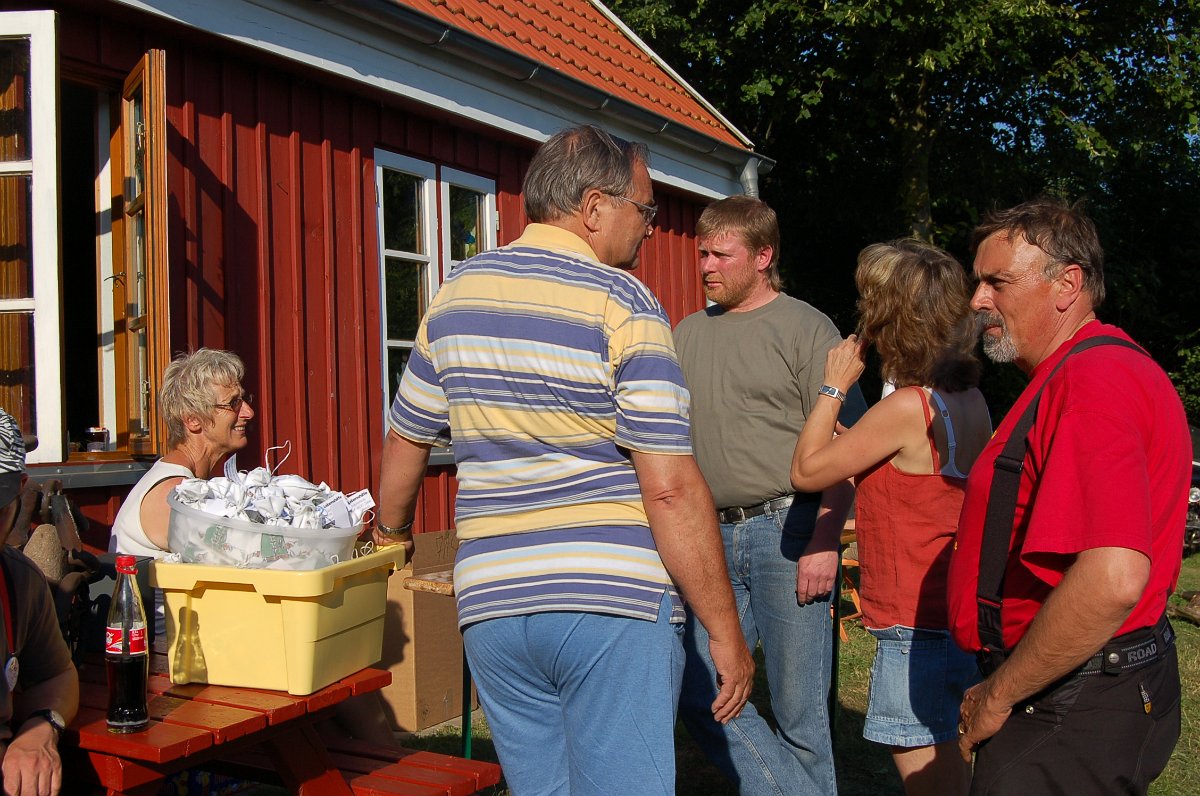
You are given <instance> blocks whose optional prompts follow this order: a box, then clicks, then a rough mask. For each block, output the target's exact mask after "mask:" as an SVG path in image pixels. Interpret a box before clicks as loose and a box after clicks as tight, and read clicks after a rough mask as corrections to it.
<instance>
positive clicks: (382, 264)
mask: <svg viewBox="0 0 1200 796" xmlns="http://www.w3.org/2000/svg"><path fill="white" fill-rule="evenodd" d="M375 190H376V201H377V204H378V230H379V268H380V272H379V274H380V285H381V288H382V290H381V294H382V295H381V300H382V304H383V306H382V313H381V324H382V327H383V329H382V330H383V356H384V363H383V365H384V373H383V376H384V379H383V389H384V406H385V407H388V406H391V400H392V396H393V395H394V394H395V392H396V388H397V387H398V386H399V384H400V376H401V375H402V374H403V373H404V367H405V365H406V363H407V362H408V357H409V354H411V353H412V348H413V345H414V343H415V340H416V336H417V327H418V325H419V324H420V322H421V318H422V317H423V316H424V315H425V310H426V309H427V308H428V307H429V302H430V300H431V299H432V298H433V294H434V293H435V292H437V288H438V285H440V284H441V281H442V278H443V277H444V276H445V275H446V274H447V273H449V272H450V270H451V269H452V268H454V266H456V265H457V264H458V263H459V262H461V261H462V260H465V259H467V258H468V257H472V256H474V255H476V254H478V253H479V252H482V251H487V250H488V249H492V248H495V246H496V230H497V227H498V219H497V215H496V183H495V182H494V181H492V180H489V179H485V178H483V177H479V176H476V175H474V174H467V173H466V172H462V171H457V170H455V169H450V168H446V167H441V168H439V167H437V166H436V165H435V164H433V163H429V162H427V161H423V160H416V159H415V158H410V157H405V156H403V155H397V154H395V153H392V152H387V151H384V150H376V151H375Z"/></svg>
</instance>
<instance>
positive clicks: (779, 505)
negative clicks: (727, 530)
mask: <svg viewBox="0 0 1200 796" xmlns="http://www.w3.org/2000/svg"><path fill="white" fill-rule="evenodd" d="M795 499H796V496H795V495H785V496H784V497H781V498H775V499H774V500H768V501H767V502H766V503H759V504H758V505H757V506H747V507H746V508H742V507H741V506H734V507H733V508H728V509H717V522H720V523H724V524H727V523H731V522H742V521H743V520H748V519H750V518H751V517H758V516H760V515H763V514H766V513H767V512H768V511H779V510H781V509H786V508H787V507H788V506H790V505H792V501H793V500H795Z"/></svg>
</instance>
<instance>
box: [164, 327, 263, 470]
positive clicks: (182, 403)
mask: <svg viewBox="0 0 1200 796" xmlns="http://www.w3.org/2000/svg"><path fill="white" fill-rule="evenodd" d="M245 375H246V366H245V365H243V364H242V360H241V358H240V357H239V356H238V355H237V354H234V353H232V352H230V351H222V350H221V349H218V348H200V349H197V350H196V351H194V352H192V353H191V354H179V355H178V356H176V357H175V359H173V360H171V364H169V365H167V369H166V370H164V371H163V380H162V389H161V390H159V391H158V410H159V411H160V412H161V413H162V416H163V420H165V421H166V424H167V446H168V447H171V448H173V447H175V446H176V445H178V444H180V443H181V442H183V440H184V439H185V438H186V437H187V431H186V429H185V428H184V425H183V420H184V418H185V417H186V416H187V415H194V416H196V417H200V418H204V419H209V418H211V417H212V416H213V399H214V397H215V396H214V395H213V387H214V386H216V385H220V386H231V387H232V386H235V385H239V384H241V383H242V377H243V376H245Z"/></svg>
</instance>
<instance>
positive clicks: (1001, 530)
mask: <svg viewBox="0 0 1200 796" xmlns="http://www.w3.org/2000/svg"><path fill="white" fill-rule="evenodd" d="M1099 345H1119V346H1124V347H1125V348H1130V349H1133V350H1134V351H1138V352H1140V353H1142V354H1145V355H1146V356H1149V354H1146V351H1145V350H1144V349H1143V348H1142V347H1141V346H1138V345H1137V344H1135V343H1131V342H1129V341H1128V340H1123V339H1121V338H1119V337H1112V336H1111V335H1102V336H1099V337H1089V338H1088V339H1086V340H1083V341H1081V342H1079V343H1077V344H1076V345H1075V346H1074V347H1073V348H1072V349H1071V350H1070V351H1068V352H1067V354H1066V356H1064V357H1063V358H1062V359H1061V360H1059V363H1058V364H1057V365H1055V366H1054V370H1052V371H1050V374H1049V375H1048V376H1047V377H1046V380H1045V381H1043V382H1042V386H1041V387H1039V388H1038V391H1037V393H1036V394H1034V396H1033V400H1032V401H1030V402H1029V406H1028V408H1027V409H1026V410H1025V413H1024V414H1023V415H1021V419H1020V420H1018V421H1017V424H1016V426H1014V427H1013V431H1012V434H1011V435H1010V436H1009V438H1008V442H1006V443H1005V445H1004V450H1003V451H1001V452H1000V455H999V456H997V457H996V462H995V464H994V465H993V466H994V467H995V473H994V474H993V475H992V488H991V492H989V493H988V504H987V515H986V517H985V519H984V524H983V540H982V543H981V545H980V549H979V583H978V590H977V592H976V600H977V604H978V620H977V621H978V627H979V641H980V644H982V645H983V649H982V650H981V651H980V653H979V657H980V665H981V667H983V668H987V664H989V663H990V665H991V667H993V668H994V667H995V666H998V665H999V664H1000V663H1001V662H1002V661H1003V660H1004V658H1005V656H1006V655H1007V654H1008V650H1006V649H1005V648H1004V636H1003V632H1002V627H1003V626H1002V625H1001V620H1000V606H1001V603H1002V599H1003V593H1004V571H1005V569H1006V568H1007V566H1008V555H1009V544H1010V542H1011V540H1012V531H1013V520H1014V519H1015V517H1016V513H1017V489H1018V487H1019V486H1020V483H1021V470H1022V468H1023V467H1024V463H1025V454H1026V447H1027V437H1028V436H1029V431H1030V429H1031V428H1032V427H1033V421H1034V418H1035V417H1036V416H1037V410H1038V404H1039V403H1041V400H1042V390H1044V389H1045V388H1046V385H1047V384H1048V383H1049V382H1050V379H1052V378H1053V377H1054V374H1055V373H1057V372H1058V369H1059V368H1061V367H1062V366H1063V363H1065V362H1066V361H1067V360H1068V359H1069V358H1070V357H1071V356H1072V355H1074V354H1078V353H1079V352H1081V351H1086V350H1087V349H1089V348H1095V347H1096V346H1099Z"/></svg>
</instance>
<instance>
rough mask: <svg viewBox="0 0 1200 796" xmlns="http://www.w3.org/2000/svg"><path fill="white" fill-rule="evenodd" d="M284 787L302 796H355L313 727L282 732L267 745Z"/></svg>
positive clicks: (266, 743) (264, 745) (266, 747)
mask: <svg viewBox="0 0 1200 796" xmlns="http://www.w3.org/2000/svg"><path fill="white" fill-rule="evenodd" d="M263 747H264V748H265V749H266V751H267V754H268V755H270V757H271V761H272V762H273V763H274V764H275V768H276V771H277V772H278V773H279V777H280V779H282V780H283V784H284V785H285V786H286V787H287V789H288V790H290V791H291V792H292V793H295V794H298V796H326V794H328V795H329V796H334V795H335V794H336V795H337V796H353V793H354V791H353V790H352V789H351V788H350V786H349V785H348V784H347V783H346V778H345V777H343V776H342V772H341V771H340V770H338V767H337V766H336V765H334V762H333V760H332V759H330V757H329V752H328V750H327V749H326V748H325V743H324V742H323V741H322V740H321V737H320V735H318V734H317V731H316V729H315V728H313V727H311V726H305V727H298V728H296V729H295V730H293V731H291V732H283V733H280V734H278V735H276V736H274V737H273V738H271V739H270V740H269V741H266V742H265V743H264V744H263Z"/></svg>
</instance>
